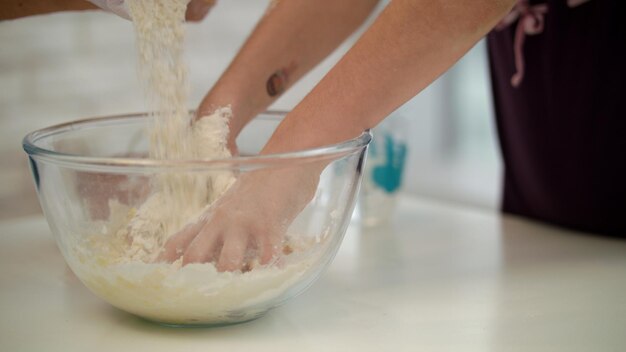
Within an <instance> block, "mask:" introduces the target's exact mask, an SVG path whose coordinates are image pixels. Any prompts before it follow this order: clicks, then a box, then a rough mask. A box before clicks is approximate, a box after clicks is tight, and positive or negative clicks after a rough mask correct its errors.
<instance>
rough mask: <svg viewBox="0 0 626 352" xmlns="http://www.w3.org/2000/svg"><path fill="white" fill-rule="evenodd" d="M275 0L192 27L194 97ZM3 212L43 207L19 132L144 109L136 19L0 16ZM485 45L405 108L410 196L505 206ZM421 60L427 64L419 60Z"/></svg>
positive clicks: (251, 3)
mask: <svg viewBox="0 0 626 352" xmlns="http://www.w3.org/2000/svg"><path fill="white" fill-rule="evenodd" d="M267 3H268V1H267V0H263V1H258V0H228V1H221V2H218V5H217V6H216V7H215V8H214V10H213V11H212V12H211V13H210V14H209V16H208V17H207V19H205V21H204V22H202V23H201V24H194V25H189V26H188V38H187V43H186V46H187V48H186V56H187V62H188V64H189V66H190V67H189V71H190V80H191V87H192V99H191V102H190V107H195V105H196V104H197V103H198V102H199V101H200V99H201V98H202V96H203V95H204V94H205V93H206V91H207V90H208V89H209V88H210V87H211V86H212V84H213V83H214V82H215V81H216V80H217V78H218V77H219V75H220V73H221V72H222V71H223V70H224V69H225V68H226V66H227V65H228V63H229V62H230V60H231V58H232V57H233V56H234V55H235V53H236V52H237V49H238V48H239V46H240V45H241V44H242V43H243V41H244V40H245V38H246V36H247V34H248V33H249V32H250V31H251V29H252V27H253V26H254V25H255V23H256V21H257V20H258V18H259V17H260V16H261V15H262V13H263V11H264V10H265V7H266V6H267ZM355 38H356V36H353V37H352V38H351V39H350V40H348V42H347V43H345V44H344V45H343V46H342V47H341V48H340V49H338V50H337V51H336V52H335V53H334V54H333V55H332V56H331V57H329V58H328V59H327V60H326V61H324V62H323V63H322V64H321V65H320V66H319V67H317V68H316V69H315V70H314V71H313V72H311V73H310V74H309V75H308V76H307V77H305V78H304V79H303V80H302V81H301V82H299V83H298V84H297V85H296V86H295V87H294V88H293V89H292V90H291V91H290V92H288V93H287V94H285V95H284V96H283V97H281V99H280V100H279V101H278V102H277V103H276V104H275V105H274V108H278V109H290V108H291V107H293V106H294V105H295V104H297V102H298V101H299V100H300V99H301V98H302V97H303V96H304V95H305V94H306V92H308V91H309V90H310V89H311V88H312V87H313V86H314V85H315V83H316V82H317V81H318V80H319V79H320V78H321V77H322V76H323V75H324V73H325V72H326V71H327V70H328V69H330V67H332V65H333V64H334V62H336V61H337V60H338V59H339V58H340V57H341V56H342V55H343V53H345V51H346V50H347V49H348V48H349V47H350V45H351V44H352V43H353V42H354V40H355ZM0 45H1V48H2V49H0V92H1V93H0V161H1V162H2V168H1V170H0V218H2V217H10V216H18V215H23V214H28V213H32V212H37V211H39V210H38V206H37V205H36V200H35V195H34V189H33V186H32V184H31V181H30V179H29V177H30V176H29V175H28V169H27V164H26V157H25V155H24V154H23V153H22V152H21V144H20V142H21V138H22V137H23V136H24V135H25V134H26V133H27V132H29V131H31V130H34V129H38V128H42V127H46V126H48V125H51V124H56V123H61V122H66V121H69V120H74V119H80V118H85V117H93V116H100V115H111V114H121V113H127V112H138V111H143V110H144V109H145V108H144V103H143V100H142V93H141V90H140V86H139V83H138V79H137V75H136V70H135V68H136V67H135V48H134V37H133V30H132V26H131V24H130V23H129V22H127V21H124V20H121V19H119V18H116V17H115V16H112V15H107V14H103V13H100V12H86V13H64V14H54V15H47V16H37V17H31V18H26V19H21V20H16V21H5V22H0ZM485 56H486V55H485V48H484V45H483V44H482V43H481V44H479V45H478V46H477V47H476V48H474V49H473V50H472V51H471V52H470V53H469V54H468V55H467V56H466V57H465V58H464V59H463V60H461V62H459V64H457V65H456V66H455V67H454V68H453V69H452V70H450V71H449V72H448V73H447V74H446V75H444V76H443V77H442V78H441V79H439V80H438V81H437V82H435V83H434V84H433V85H432V86H431V87H429V88H428V89H427V90H425V91H424V92H422V93H421V94H420V95H418V96H417V97H416V98H414V99H413V100H411V101H409V102H408V103H407V104H406V105H405V106H403V107H401V108H400V109H399V111H398V113H401V114H403V115H405V116H407V117H408V119H409V120H410V122H409V125H410V126H409V131H410V150H409V153H410V154H409V161H408V165H407V167H408V170H407V173H406V175H405V187H404V190H405V191H406V192H412V193H415V194H420V195H424V196H431V197H440V198H445V199H449V200H454V201H462V202H469V203H472V204H478V205H482V206H487V207H495V206H497V203H498V197H499V187H500V181H499V179H500V162H499V157H498V153H497V148H496V143H495V138H494V131H493V124H492V118H491V115H492V114H491V105H490V104H491V102H490V100H489V95H490V93H489V84H488V74H487V66H486V59H485ZM416 64H419V63H416Z"/></svg>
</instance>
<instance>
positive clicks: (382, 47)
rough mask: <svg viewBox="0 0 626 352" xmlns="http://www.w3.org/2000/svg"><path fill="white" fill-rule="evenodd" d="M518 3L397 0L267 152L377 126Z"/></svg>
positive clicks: (285, 124)
mask: <svg viewBox="0 0 626 352" xmlns="http://www.w3.org/2000/svg"><path fill="white" fill-rule="evenodd" d="M514 2H515V1H514V0H457V1H449V0H394V1H392V2H391V3H390V4H389V5H388V6H387V8H386V9H385V10H384V11H383V13H382V14H381V15H380V16H379V18H378V19H377V20H376V22H375V23H374V24H373V25H372V26H371V27H370V28H369V29H368V31H367V32H366V33H365V34H364V35H363V37H362V38H361V39H360V40H359V41H358V42H357V43H356V44H355V46H354V47H353V48H352V49H351V50H350V51H349V52H348V53H347V54H346V55H345V56H344V57H343V58H342V60H341V61H340V62H339V63H338V64H337V65H336V66H335V67H334V68H333V69H332V70H331V71H330V72H329V73H328V74H327V75H326V77H324V79H323V80H322V81H321V82H320V83H319V84H318V85H317V86H316V87H315V88H314V89H313V91H312V92H311V93H310V94H309V95H308V96H307V97H306V98H305V99H304V100H303V101H302V102H301V103H300V104H299V105H298V106H297V107H296V108H295V109H294V110H293V111H292V112H291V113H290V114H289V115H288V116H287V117H286V119H285V120H284V121H283V123H282V124H281V125H280V126H279V127H278V129H277V130H276V132H275V133H274V136H273V137H272V139H271V140H270V141H269V143H268V145H267V146H266V147H265V149H264V151H263V152H264V153H274V152H282V151H287V150H298V149H305V148H310V147H316V146H320V145H325V144H329V143H336V142H339V141H341V140H345V139H348V138H352V137H354V136H357V135H358V134H360V133H361V132H362V131H363V130H365V129H368V128H371V127H374V126H375V125H376V124H377V123H378V122H380V121H381V120H382V119H383V118H384V117H385V116H387V115H388V114H389V113H391V112H392V111H393V110H395V109H396V108H397V107H399V106H400V105H401V104H403V103H404V102H406V101H407V100H408V99H410V98H411V97H413V96H415V95H416V94H417V93H419V92H420V91H421V90H422V89H424V88H425V87H426V86H428V85H429V84H430V83H431V82H432V81H434V80H435V79H436V78H437V77H438V76H440V75H441V74H442V73H443V72H445V71H446V70H447V69H448V68H449V67H450V66H452V65H453V64H454V63H455V62H456V61H457V60H458V59H459V58H460V57H462V56H463V55H464V54H465V53H466V52H467V51H468V50H469V49H470V48H471V47H472V46H473V45H474V44H475V43H476V42H477V41H478V40H480V38H482V37H483V36H484V35H485V34H486V33H487V32H488V31H489V30H490V29H491V28H492V27H493V26H495V24H496V23H497V22H498V20H499V19H500V18H502V17H503V16H504V15H505V14H506V13H507V12H508V11H509V10H510V9H511V7H512V6H513V4H514Z"/></svg>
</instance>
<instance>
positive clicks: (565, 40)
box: [488, 0, 626, 236]
mask: <svg viewBox="0 0 626 352" xmlns="http://www.w3.org/2000/svg"><path fill="white" fill-rule="evenodd" d="M624 3H625V1H624V0H590V1H586V2H585V1H580V0H578V1H576V0H570V1H569V2H568V1H567V0H548V1H530V2H526V1H520V3H519V4H518V5H517V7H516V9H515V10H514V12H513V13H512V14H511V15H510V16H508V17H507V18H506V19H505V20H504V21H503V23H501V24H500V25H499V27H498V28H497V29H496V30H494V31H493V32H492V33H490V34H489V36H488V45H489V56H490V66H491V74H492V84H493V94H494V103H495V113H496V121H497V127H498V134H499V139H500V145H501V149H502V155H503V158H504V171H505V174H504V192H503V199H502V209H503V211H505V212H508V213H512V214H517V215H522V216H526V217H530V218H534V219H538V220H543V221H547V222H550V223H553V224H558V225H561V226H565V227H570V228H574V229H578V230H583V231H590V232H595V233H603V234H612V235H619V236H626V113H625V111H626V11H625V7H626V6H625V4H624Z"/></svg>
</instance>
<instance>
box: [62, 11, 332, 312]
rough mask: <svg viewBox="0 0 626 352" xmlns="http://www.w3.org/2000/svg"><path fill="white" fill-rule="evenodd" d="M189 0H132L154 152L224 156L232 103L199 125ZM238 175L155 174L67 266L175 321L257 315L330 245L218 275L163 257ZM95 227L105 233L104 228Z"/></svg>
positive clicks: (116, 298) (105, 294) (133, 304)
mask: <svg viewBox="0 0 626 352" xmlns="http://www.w3.org/2000/svg"><path fill="white" fill-rule="evenodd" d="M187 2H188V0H126V4H127V6H128V10H129V13H130V16H131V18H132V19H133V23H134V25H135V30H136V34H137V42H138V48H139V69H140V73H141V77H142V80H143V81H144V82H143V83H144V84H145V86H146V92H147V99H148V102H149V105H150V106H151V107H152V109H151V110H153V111H154V113H153V120H154V123H153V126H152V127H151V144H150V156H151V157H153V158H157V159H196V160H197V159H207V160H210V159H223V158H228V157H230V156H231V155H230V152H229V150H228V148H227V143H226V141H227V137H228V125H227V123H228V119H229V118H231V116H232V112H231V110H230V108H229V107H224V108H220V109H217V110H216V111H215V112H214V113H213V114H212V115H210V116H205V117H203V118H202V119H200V120H199V121H198V122H196V123H194V124H191V117H190V115H189V113H188V111H187V107H186V104H187V90H188V89H187V81H186V69H185V66H184V64H183V61H182V48H183V40H184V30H183V22H184V16H185V9H186V5H187ZM234 179H235V178H234V176H233V175H232V173H231V172H229V171H212V172H210V173H206V172H205V173H198V172H191V171H188V170H181V172H168V173H163V174H160V175H158V177H154V178H153V180H152V189H153V193H152V194H151V195H150V196H149V197H148V199H147V200H146V201H145V203H144V204H142V205H141V206H140V207H139V208H137V209H135V208H129V207H127V206H124V205H121V204H119V203H117V202H116V201H112V202H110V210H111V211H110V214H111V215H110V218H109V220H108V221H105V222H104V223H102V224H94V225H95V226H94V230H93V231H92V232H91V234H90V235H87V236H83V237H82V238H81V239H80V242H79V243H74V244H73V245H72V246H71V248H72V250H70V251H68V252H69V253H67V256H68V263H69V264H70V266H71V267H72V269H73V270H74V272H75V273H76V274H77V275H78V277H80V278H81V280H82V281H83V282H84V283H85V284H86V286H87V287H89V288H90V289H91V290H92V291H93V292H95V293H96V294H97V295H99V296H100V297H102V298H103V299H105V300H106V301H108V302H110V303H111V304H113V305H114V306H116V307H118V308H121V309H123V310H126V311H129V312H131V313H135V314H137V315H140V316H143V317H146V318H149V319H153V320H156V321H161V322H167V323H174V324H194V323H195V324H197V323H208V324H210V323H226V322H234V321H242V320H247V319H250V318H253V317H255V316H257V315H259V314H260V313H262V312H263V311H265V310H266V309H268V308H271V304H273V303H269V304H270V306H267V305H264V304H267V303H266V302H269V301H271V300H272V299H274V298H278V297H280V296H281V295H283V294H285V293H286V292H287V291H288V289H289V288H291V287H293V285H294V284H295V283H296V282H299V281H300V280H302V279H304V276H305V275H308V274H310V273H311V272H312V271H313V270H311V268H312V267H314V266H316V265H318V263H317V262H318V261H319V260H320V258H321V253H322V248H323V247H324V246H321V245H319V244H318V245H317V246H298V245H296V244H294V245H292V249H294V250H293V252H292V253H290V254H287V255H285V256H283V258H281V261H280V265H273V266H260V267H256V268H254V269H253V270H251V271H249V272H246V273H242V272H218V271H217V270H216V268H215V265H214V264H213V263H205V264H192V265H187V266H184V267H182V266H181V261H180V260H179V261H177V262H174V263H155V262H154V260H155V259H156V257H157V256H158V255H159V253H160V251H161V250H162V248H163V246H164V244H165V242H166V241H167V239H168V238H169V237H170V236H172V235H173V234H175V233H176V232H177V231H178V230H180V229H181V228H182V227H183V226H184V225H185V224H187V223H189V222H191V221H193V220H195V219H197V217H198V216H199V215H200V214H202V213H203V212H204V211H205V210H206V209H207V207H209V206H210V205H211V204H212V203H213V202H215V201H216V200H217V199H218V198H219V197H220V196H221V195H222V194H223V193H224V192H225V191H226V190H227V189H228V188H229V187H230V185H231V184H232V183H233V182H234ZM96 228H97V229H98V230H96ZM307 247H308V248H307Z"/></svg>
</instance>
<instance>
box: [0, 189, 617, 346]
mask: <svg viewBox="0 0 626 352" xmlns="http://www.w3.org/2000/svg"><path fill="white" fill-rule="evenodd" d="M0 287H1V288H0V314H1V315H0V351H108V352H110V351H168V352H171V351H188V352H191V351H241V350H249V351H255V352H257V351H390V350H393V351H626V241H624V240H618V239H612V238H605V237H598V236H591V235H585V234H580V233H574V232H570V231H565V230H562V229H558V228H554V227H549V226H545V225H540V224H536V223H532V222H529V221H525V220H521V219H518V218H514V217H507V216H501V215H499V214H497V213H493V212H489V211H485V210H481V209H475V208H470V207H465V206H459V205H453V204H443V203H437V202H433V201H426V200H418V199H414V198H408V197H403V198H401V201H400V204H399V208H398V211H397V214H396V217H395V219H394V221H393V222H392V224H391V225H389V226H386V227H380V228H378V229H373V230H367V231H364V230H361V229H359V228H358V226H352V227H351V228H350V230H349V232H348V234H347V235H346V239H345V241H344V243H343V244H342V247H341V249H340V252H339V254H338V255H337V257H336V259H335V261H334V262H333V264H332V265H331V266H330V268H329V269H328V271H327V272H326V273H325V274H324V275H323V276H322V278H320V279H319V280H318V281H317V282H316V283H315V284H314V285H313V287H312V288H311V289H309V290H308V291H307V292H305V293H304V294H302V295H301V296H299V297H297V298H295V299H294V300H292V301H290V302H289V303H287V304H286V305H284V306H282V307H279V308H277V309H275V310H273V311H271V312H270V313H268V314H267V315H266V316H264V317H262V318H261V319H258V320H255V321H252V322H249V323H245V324H240V325H234V326H228V327H221V328H211V329H198V328H196V329H180V328H179V329H176V328H166V327H162V326H159V325H155V324H152V323H148V322H145V321H143V320H141V319H138V318H135V317H133V316H131V315H129V314H126V313H123V312H121V311H118V310H116V309H115V308H112V307H110V306H109V305H107V304H106V303H105V302H104V301H102V300H100V299H98V298H97V297H96V296H94V295H93V294H91V293H90V292H89V291H88V290H87V289H86V288H85V287H83V286H82V284H81V283H80V282H79V281H78V280H77V279H76V278H75V277H74V275H73V274H72V273H71V271H70V270H69V269H68V268H67V267H66V265H65V264H64V262H63V259H62V257H61V254H60V252H59V251H58V250H57V248H56V245H55V243H54V241H53V239H52V237H51V235H50V231H49V230H48V227H47V224H46V223H45V221H44V219H43V218H42V217H31V218H22V219H15V220H9V221H3V222H0Z"/></svg>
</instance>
